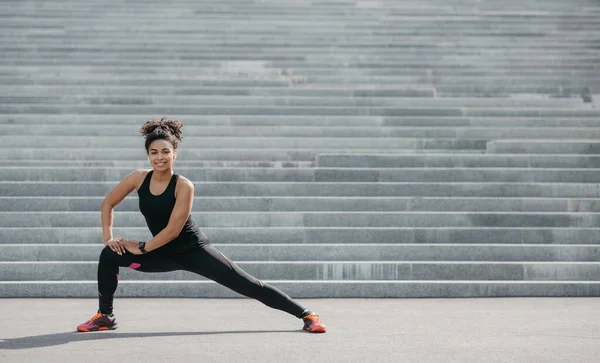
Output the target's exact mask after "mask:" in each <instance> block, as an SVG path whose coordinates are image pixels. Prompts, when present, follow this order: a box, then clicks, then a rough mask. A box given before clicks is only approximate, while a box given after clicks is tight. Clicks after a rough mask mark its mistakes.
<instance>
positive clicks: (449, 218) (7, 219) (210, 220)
mask: <svg viewBox="0 0 600 363" xmlns="http://www.w3.org/2000/svg"><path fill="white" fill-rule="evenodd" d="M99 217H100V213H99V212H96V213H93V212H77V213H71V212H67V213H60V212H56V213H52V212H50V213H19V212H16V213H10V212H8V213H6V212H4V213H3V212H0V218H1V219H0V227H99V226H100V218H99ZM191 217H192V219H193V220H194V221H195V222H196V224H197V225H198V226H199V227H201V228H204V227H389V226H394V227H446V226H453V227H579V228H586V227H587V228H590V227H597V226H598V225H600V213H577V214H575V213H572V214H571V213H556V214H554V213H553V214H536V213H526V214H525V213H523V214H521V213H502V214H499V213H485V212H480V213H465V212H454V213H436V212H423V213H411V212H380V213H364V212H356V213H343V212H331V213H318V212H306V213H295V212H290V213H279V212H275V213H263V212H238V213H235V212H231V213H228V212H223V213H217V212H192V213H191ZM114 219H115V223H114V226H115V227H145V226H146V221H145V220H144V217H143V216H142V215H141V214H140V213H137V212H115V216H114Z"/></svg>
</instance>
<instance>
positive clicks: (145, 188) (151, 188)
mask: <svg viewBox="0 0 600 363" xmlns="http://www.w3.org/2000/svg"><path fill="white" fill-rule="evenodd" d="M182 127H183V125H182V124H181V123H180V122H179V121H175V120H166V119H164V118H163V119H161V120H160V121H157V120H152V121H148V122H146V123H145V124H144V125H143V126H142V128H141V130H140V132H141V133H142V135H143V136H144V138H145V139H146V142H145V147H146V152H147V154H148V160H149V161H150V165H151V166H152V169H150V170H146V169H140V170H135V171H134V172H132V173H131V174H129V175H128V176H126V177H125V178H124V179H123V180H122V181H121V182H120V183H119V184H118V185H117V186H115V188H114V189H113V190H112V191H111V192H110V193H109V194H108V195H107V196H106V198H105V199H104V201H103V202H102V207H101V210H102V213H101V215H102V232H103V235H104V244H105V245H106V247H105V248H104V250H102V253H101V254H100V262H99V265H98V298H99V310H98V313H97V314H96V315H94V316H93V317H92V318H91V319H90V320H88V321H87V322H85V323H83V324H80V325H79V326H78V327H77V330H78V331H82V332H90V331H98V330H113V329H116V328H117V323H116V319H115V317H114V315H113V298H114V294H115V291H116V289H117V284H118V279H119V267H129V268H131V269H135V270H137V271H141V272H168V271H176V270H185V271H190V272H193V273H196V274H199V275H202V276H204V277H206V278H209V279H211V280H213V281H215V282H217V283H219V284H221V285H223V286H225V287H228V288H230V289H231V290H233V291H235V292H237V293H239V294H242V295H244V296H247V297H250V298H253V299H256V300H258V301H261V302H262V303H264V304H265V305H267V306H270V307H272V308H274V309H278V310H282V311H285V312H287V313H289V314H291V315H294V316H296V317H297V318H301V319H303V321H304V328H303V329H304V330H306V331H309V332H314V333H324V332H325V330H326V327H325V325H324V324H323V322H322V321H321V319H320V318H319V316H318V315H317V314H315V313H314V312H311V311H309V310H306V309H305V308H304V307H302V306H301V305H300V304H298V303H297V302H296V301H294V300H293V299H291V298H290V297H289V296H287V295H286V294H284V293H283V292H281V291H280V290H278V289H276V288H275V287H273V286H271V285H268V284H265V283H264V282H262V281H260V280H258V279H257V278H255V277H253V276H250V275H249V274H248V273H246V272H245V271H243V270H242V269H241V268H240V267H239V266H237V265H236V264H235V263H234V262H233V261H231V260H230V259H229V258H228V257H226V256H225V255H224V254H223V253H221V252H220V251H219V250H217V249H216V248H215V247H214V246H212V245H211V244H210V243H209V241H208V238H207V237H206V235H205V234H204V233H203V232H202V231H200V229H199V228H198V226H197V225H196V224H195V223H194V221H193V220H192V219H191V211H192V204H193V201H194V184H193V183H192V182H190V181H189V180H188V179H186V178H185V177H183V176H180V175H177V174H175V173H174V172H173V164H174V163H175V160H176V159H177V147H178V144H179V141H181V138H182V133H181V128H182ZM133 190H137V193H138V196H139V207H140V212H141V213H142V214H143V215H144V218H145V219H146V224H147V225H148V228H149V229H150V232H151V233H152V236H153V238H152V239H151V240H149V241H147V242H139V241H135V240H131V239H127V238H115V237H114V236H113V233H112V226H113V210H114V208H115V207H116V206H117V205H118V204H119V203H120V202H121V201H122V200H123V199H124V198H125V197H126V196H127V195H128V194H129V193H131V192H132V191H133Z"/></svg>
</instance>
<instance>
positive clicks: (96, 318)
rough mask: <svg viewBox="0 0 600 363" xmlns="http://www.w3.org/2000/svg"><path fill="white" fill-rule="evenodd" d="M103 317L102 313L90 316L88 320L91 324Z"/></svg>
mask: <svg viewBox="0 0 600 363" xmlns="http://www.w3.org/2000/svg"><path fill="white" fill-rule="evenodd" d="M103 315H104V314H102V313H98V314H96V315H94V316H92V318H91V319H90V320H89V322H90V323H91V322H92V321H96V320H98V319H100V318H101V317H102V316H103Z"/></svg>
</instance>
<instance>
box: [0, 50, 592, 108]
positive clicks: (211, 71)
mask: <svg viewBox="0 0 600 363" xmlns="http://www.w3.org/2000/svg"><path fill="white" fill-rule="evenodd" d="M67 42H71V40H68V41H67ZM194 46H197V45H194ZM241 48H242V49H243V48H245V47H241ZM204 49H205V51H210V49H206V48H204ZM298 65H300V63H299V64H298ZM290 68H293V69H286V68H284V67H275V66H274V65H273V64H267V63H264V62H260V61H256V62H247V63H242V62H240V63H221V64H219V63H218V62H213V63H206V65H202V64H196V65H195V66H189V65H185V64H174V65H172V66H167V65H165V66H162V67H158V66H155V65H152V64H148V65H146V66H145V67H143V68H140V67H135V66H126V65H118V66H116V65H111V64H104V65H100V64H98V65H97V66H94V68H93V69H92V68H91V67H90V65H87V66H76V65H71V66H66V65H61V64H55V63H52V64H47V65H44V66H42V65H39V66H30V65H22V66H6V65H2V64H0V75H3V76H9V75H16V74H19V75H29V76H33V77H34V78H37V76H38V75H43V74H45V73H54V74H57V75H58V74H62V73H69V74H80V75H82V76H85V75H88V74H94V75H98V74H107V75H113V74H122V73H126V74H162V75H172V76H178V75H181V74H185V73H194V74H195V75H197V76H198V75H203V76H206V75H218V74H223V75H227V74H229V75H234V74H239V75H241V74H248V75H263V76H290V77H293V76H295V75H301V76H317V75H330V74H336V75H347V76H352V75H371V76H383V75H389V76H412V75H417V76H422V77H426V76H445V77H448V76H449V77H452V76H472V77H478V76H492V75H495V76H498V75H504V76H509V77H514V76H519V77H521V76H532V77H535V76H538V77H541V78H545V77H547V76H552V77H554V76H558V75H561V76H568V75H572V76H578V77H581V76H587V77H594V76H597V75H598V74H599V73H600V71H598V70H596V69H595V68H593V67H590V68H588V69H585V68H574V69H571V68H569V67H567V66H565V67H561V68H555V69H546V68H542V69H541V68H528V67H523V68H521V67H518V68H517V67H513V68H507V67H490V66H486V65H482V66H480V67H474V66H471V67H469V68H459V67H444V66H441V67H437V66H434V67H429V68H434V70H431V69H428V68H424V67H420V68H419V67H406V68H398V67H396V68H394V67H373V68H370V67H347V66H346V67H334V66H328V67H326V66H321V65H311V64H306V63H305V64H304V65H303V66H299V67H290ZM56 88H57V87H41V88H39V89H35V88H34V87H23V88H19V89H18V90H14V91H15V92H14V94H10V93H3V96H4V97H8V96H11V95H13V96H18V97H41V96H45V97H49V98H51V97H57V96H58V94H55V93H52V92H50V90H52V89H56ZM61 88H63V89H62V91H63V92H62V94H61V96H68V97H67V98H66V99H75V100H80V99H86V98H91V95H89V94H88V95H86V94H85V93H78V92H77V90H78V88H80V87H61ZM170 88H171V90H169V89H167V90H165V91H166V92H164V93H161V92H160V91H159V90H156V89H145V90H142V89H129V90H127V89H123V88H121V87H105V88H104V87H103V88H100V89H97V91H98V92H97V93H94V94H93V95H94V96H117V95H119V96H124V97H131V96H142V95H143V96H154V97H157V96H173V94H172V93H170V92H169V91H173V90H177V89H178V88H180V87H170ZM184 90H186V89H184ZM318 90H319V89H317V90H315V91H318ZM110 91H114V92H110ZM132 91H133V92H132ZM198 91H199V90H196V92H198ZM221 91H222V90H221ZM266 91H269V90H268V89H267V90H266ZM301 91H302V90H293V89H291V90H286V92H284V93H281V94H276V93H273V92H267V93H257V94H256V95H270V96H279V97H281V96H291V95H304V96H311V97H315V95H314V94H311V93H309V92H307V90H304V92H303V93H301ZM323 91H328V89H323ZM330 91H332V92H331V93H330V94H329V96H343V95H349V94H350V95H351V94H352V90H346V91H345V92H344V91H343V90H335V89H330ZM295 92H297V93H295ZM178 94H180V95H203V96H209V95H211V94H209V93H194V90H193V89H187V93H178ZM218 94H219V93H217V94H216V95H218ZM250 94H255V93H254V92H252V93H250ZM236 95H237V96H240V95H246V94H240V93H238V94H231V96H236ZM417 95H419V96H421V97H433V96H435V95H437V94H434V93H433V92H428V93H421V94H407V95H405V96H403V95H398V97H407V96H412V97H414V96H417ZM75 96H80V97H77V98H76V97H75ZM213 96H214V94H213ZM56 99H57V100H59V101H64V99H62V98H59V97H57V98H56Z"/></svg>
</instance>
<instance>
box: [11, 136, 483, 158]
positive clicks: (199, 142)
mask: <svg viewBox="0 0 600 363" xmlns="http://www.w3.org/2000/svg"><path fill="white" fill-rule="evenodd" d="M184 140H185V141H182V146H187V145H190V147H193V148H196V149H210V148H222V149H227V148H233V149H243V148H258V149H273V148H285V149H289V150H294V149H313V148H316V149H325V148H328V149H369V148H372V147H373V146H374V145H377V148H379V149H480V150H483V149H485V147H486V143H487V141H486V140H462V139H444V138H441V139H416V138H350V137H348V138H314V137H298V138H294V137H252V138H246V137H193V136H192V137H186V138H185V139H184ZM184 142H185V144H184ZM0 143H2V146H3V147H4V148H14V149H15V150H13V151H11V154H16V155H18V153H19V148H27V147H28V146H29V147H36V148H64V147H65V145H69V148H93V149H99V148H112V149H113V153H114V152H115V151H118V150H115V149H131V148H132V147H136V146H139V152H138V155H139V154H140V153H141V154H142V155H144V156H146V155H145V150H144V147H143V145H144V144H143V139H142V138H141V137H129V136H125V137H116V136H112V137H107V136H88V137H73V136H55V137H45V136H0ZM186 150H188V149H184V150H182V151H183V152H187V151H186ZM99 156H102V155H99ZM104 157H107V156H104Z"/></svg>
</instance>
